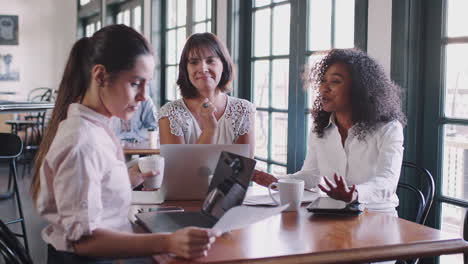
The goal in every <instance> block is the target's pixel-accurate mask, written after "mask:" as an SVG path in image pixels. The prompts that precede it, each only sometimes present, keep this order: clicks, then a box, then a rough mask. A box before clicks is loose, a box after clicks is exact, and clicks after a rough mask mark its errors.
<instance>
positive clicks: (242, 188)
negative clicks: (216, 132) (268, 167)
mask: <svg viewBox="0 0 468 264" xmlns="http://www.w3.org/2000/svg"><path fill="white" fill-rule="evenodd" d="M254 168H255V160H253V159H250V158H246V157H244V156H241V155H237V154H234V153H230V152H225V151H223V152H221V154H220V157H219V159H218V163H217V165H216V169H215V172H214V176H213V180H212V181H211V184H210V186H209V188H208V189H209V191H208V193H207V194H206V196H205V200H204V202H203V206H202V208H201V210H200V211H198V212H147V213H140V214H136V215H135V216H136V218H137V219H138V221H139V222H140V223H141V224H142V226H143V227H144V228H146V229H147V230H148V231H149V232H152V233H157V232H174V231H176V230H178V229H181V228H184V227H187V226H197V227H204V228H211V227H213V226H214V225H215V224H216V222H217V221H218V220H219V219H220V218H221V217H222V216H223V215H224V213H225V212H226V211H228V210H229V209H231V208H232V207H235V206H238V205H241V204H242V202H243V200H244V197H245V194H246V193H247V188H248V186H249V183H250V181H251V179H252V174H253V170H254Z"/></svg>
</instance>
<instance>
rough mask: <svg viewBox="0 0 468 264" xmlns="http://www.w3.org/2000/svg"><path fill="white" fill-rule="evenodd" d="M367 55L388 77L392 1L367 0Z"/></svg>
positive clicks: (390, 52)
mask: <svg viewBox="0 0 468 264" xmlns="http://www.w3.org/2000/svg"><path fill="white" fill-rule="evenodd" d="M367 19H368V26H367V53H368V54H369V55H370V56H372V57H373V58H375V59H376V60H377V61H378V62H380V64H382V66H383V67H384V69H385V72H386V73H387V74H388V75H389V76H390V65H391V54H392V1H382V0H369V9H368V18H367Z"/></svg>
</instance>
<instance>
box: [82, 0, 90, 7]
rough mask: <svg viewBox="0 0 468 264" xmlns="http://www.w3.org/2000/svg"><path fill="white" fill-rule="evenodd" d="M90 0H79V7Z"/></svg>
mask: <svg viewBox="0 0 468 264" xmlns="http://www.w3.org/2000/svg"><path fill="white" fill-rule="evenodd" d="M89 1H90V0H80V6H84V5H86V4H87V3H89Z"/></svg>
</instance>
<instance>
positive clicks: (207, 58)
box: [159, 33, 255, 157]
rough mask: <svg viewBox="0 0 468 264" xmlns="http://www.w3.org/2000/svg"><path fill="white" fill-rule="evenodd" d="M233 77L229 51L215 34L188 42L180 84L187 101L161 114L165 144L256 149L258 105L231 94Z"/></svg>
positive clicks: (169, 106)
mask: <svg viewBox="0 0 468 264" xmlns="http://www.w3.org/2000/svg"><path fill="white" fill-rule="evenodd" d="M233 75H234V69H233V63H232V59H231V57H230V55H229V53H228V51H227V49H226V47H225V46H224V45H223V44H222V43H221V41H219V39H218V38H217V37H216V36H215V35H213V34H211V33H197V34H193V35H192V36H190V37H189V38H188V40H187V42H186V43H185V46H184V49H183V50H182V55H181V57H180V64H179V76H178V79H177V84H178V85H179V88H180V93H181V96H182V98H181V99H178V100H175V101H173V102H169V103H167V104H166V105H164V106H163V107H162V108H161V109H160V111H159V134H160V142H161V144H250V152H251V156H252V157H253V151H254V148H255V123H254V122H255V107H254V105H253V104H252V103H250V102H248V101H246V100H243V99H239V98H235V97H231V96H229V95H227V93H228V92H229V91H230V89H231V87H230V85H231V81H232V78H233Z"/></svg>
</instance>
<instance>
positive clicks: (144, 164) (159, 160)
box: [138, 155, 164, 189]
mask: <svg viewBox="0 0 468 264" xmlns="http://www.w3.org/2000/svg"><path fill="white" fill-rule="evenodd" d="M138 167H139V168H140V171H141V172H142V173H147V172H150V171H154V172H156V174H158V173H159V174H158V175H156V176H155V177H145V178H144V182H143V187H145V188H149V189H158V188H161V184H162V180H163V178H164V158H163V157H161V156H159V155H152V156H146V157H143V158H139V159H138Z"/></svg>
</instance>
